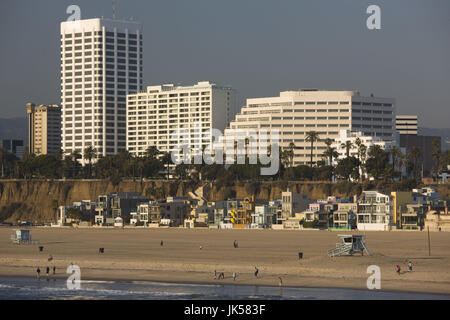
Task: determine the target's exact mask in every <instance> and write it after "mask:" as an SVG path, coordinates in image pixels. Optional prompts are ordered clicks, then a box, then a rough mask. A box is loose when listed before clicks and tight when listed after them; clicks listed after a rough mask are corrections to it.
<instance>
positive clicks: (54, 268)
mask: <svg viewBox="0 0 450 320" xmlns="http://www.w3.org/2000/svg"><path fill="white" fill-rule="evenodd" d="M53 274H56V267H55V266H53Z"/></svg>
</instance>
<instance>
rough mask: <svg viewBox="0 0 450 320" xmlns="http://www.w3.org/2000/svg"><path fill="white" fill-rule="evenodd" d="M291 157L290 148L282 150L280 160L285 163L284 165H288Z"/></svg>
mask: <svg viewBox="0 0 450 320" xmlns="http://www.w3.org/2000/svg"><path fill="white" fill-rule="evenodd" d="M280 149H281V148H280ZM289 157H290V154H289V150H283V151H281V152H280V162H281V163H282V164H283V166H284V167H287V165H288V164H289Z"/></svg>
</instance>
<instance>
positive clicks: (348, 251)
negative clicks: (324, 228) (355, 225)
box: [328, 234, 370, 257]
mask: <svg viewBox="0 0 450 320" xmlns="http://www.w3.org/2000/svg"><path fill="white" fill-rule="evenodd" d="M338 237H339V238H341V240H342V241H341V242H338V243H336V247H335V248H333V249H330V250H328V256H329V257H337V256H342V255H353V254H354V253H357V252H359V253H361V255H364V250H365V251H366V253H367V254H368V255H369V256H370V251H369V249H368V248H367V245H366V243H365V241H364V240H363V239H364V236H362V235H347V234H339V235H338Z"/></svg>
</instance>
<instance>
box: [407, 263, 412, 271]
mask: <svg viewBox="0 0 450 320" xmlns="http://www.w3.org/2000/svg"><path fill="white" fill-rule="evenodd" d="M408 271H409V272H412V262H411V261H409V262H408Z"/></svg>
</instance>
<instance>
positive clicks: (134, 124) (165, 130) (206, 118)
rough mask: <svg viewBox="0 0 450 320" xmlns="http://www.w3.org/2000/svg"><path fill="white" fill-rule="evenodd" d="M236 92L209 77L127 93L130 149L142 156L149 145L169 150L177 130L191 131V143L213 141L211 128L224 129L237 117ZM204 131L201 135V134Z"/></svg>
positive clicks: (209, 142)
mask: <svg viewBox="0 0 450 320" xmlns="http://www.w3.org/2000/svg"><path fill="white" fill-rule="evenodd" d="M235 105H236V93H235V90H234V89H232V88H230V87H221V86H218V85H216V84H214V83H210V82H208V81H204V82H198V83H197V84H195V85H193V86H175V85H174V84H165V85H159V86H149V87H147V90H145V91H142V92H138V93H136V94H130V95H128V96H127V120H128V121H127V150H128V151H129V152H130V153H132V154H134V155H136V156H141V155H143V154H144V153H145V151H146V150H147V149H148V148H149V147H152V146H153V147H156V148H157V149H158V150H159V151H161V152H169V151H170V150H172V149H173V148H174V146H175V145H176V144H177V143H178V141H174V140H173V139H171V134H173V132H176V131H177V130H184V131H185V132H187V133H189V136H190V144H191V146H192V147H194V146H196V145H197V143H198V141H196V139H197V138H201V141H200V145H201V147H204V146H207V145H209V144H211V142H212V135H211V129H213V128H214V129H218V130H220V131H222V132H223V131H224V129H225V128H226V126H227V124H228V123H229V122H230V121H231V119H232V118H233V117H234V115H235V114H234V110H236V107H235ZM200 135H201V137H199V136H200Z"/></svg>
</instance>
